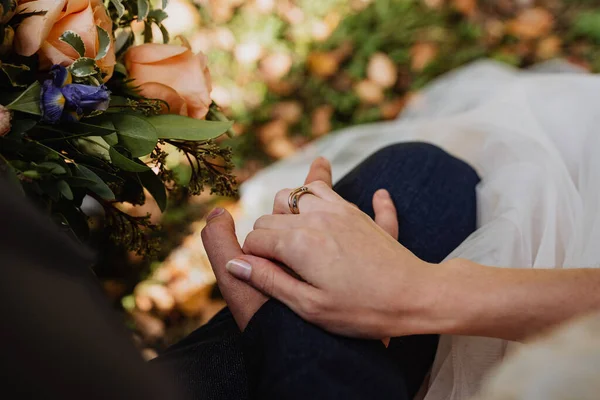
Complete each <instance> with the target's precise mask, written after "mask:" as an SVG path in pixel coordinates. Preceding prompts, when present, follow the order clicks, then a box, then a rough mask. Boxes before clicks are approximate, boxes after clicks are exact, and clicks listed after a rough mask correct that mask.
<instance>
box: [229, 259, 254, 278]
mask: <svg viewBox="0 0 600 400" xmlns="http://www.w3.org/2000/svg"><path fill="white" fill-rule="evenodd" d="M225 268H226V269H227V271H228V272H229V273H230V274H231V275H233V276H235V277H236V278H238V279H241V280H243V281H249V280H250V274H252V266H251V265H250V264H248V263H247V262H246V261H243V260H238V259H235V258H234V259H233V260H231V261H229V262H228V263H227V265H225Z"/></svg>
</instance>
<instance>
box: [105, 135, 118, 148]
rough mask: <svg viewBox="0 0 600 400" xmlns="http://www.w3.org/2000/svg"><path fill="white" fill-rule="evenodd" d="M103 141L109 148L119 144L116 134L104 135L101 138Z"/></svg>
mask: <svg viewBox="0 0 600 400" xmlns="http://www.w3.org/2000/svg"><path fill="white" fill-rule="evenodd" d="M103 138H104V141H106V143H108V144H109V145H110V146H115V145H116V144H117V143H119V136H117V134H116V133H114V132H113V133H111V134H110V135H106V136H104V137H103Z"/></svg>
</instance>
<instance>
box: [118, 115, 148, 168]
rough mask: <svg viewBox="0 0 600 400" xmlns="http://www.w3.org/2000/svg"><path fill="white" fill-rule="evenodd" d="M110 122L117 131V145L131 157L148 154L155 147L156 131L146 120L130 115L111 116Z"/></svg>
mask: <svg viewBox="0 0 600 400" xmlns="http://www.w3.org/2000/svg"><path fill="white" fill-rule="evenodd" d="M111 121H112V123H113V124H114V125H115V128H116V129H117V134H118V135H119V143H120V144H121V145H123V146H124V147H125V148H126V149H127V150H129V151H130V152H131V156H132V157H142V156H145V155H147V154H150V153H151V152H152V150H154V147H156V143H157V142H158V136H157V135H156V129H155V128H154V126H153V125H152V124H151V123H150V122H148V119H147V118H141V117H138V116H136V115H132V114H112V115H111Z"/></svg>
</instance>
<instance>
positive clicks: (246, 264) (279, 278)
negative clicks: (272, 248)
mask: <svg viewBox="0 0 600 400" xmlns="http://www.w3.org/2000/svg"><path fill="white" fill-rule="evenodd" d="M227 271H228V272H229V273H230V274H231V275H232V276H234V277H236V278H237V279H240V280H242V281H244V282H247V283H249V284H250V285H251V286H253V287H254V288H255V289H257V290H259V291H261V292H262V293H264V294H265V295H267V296H269V297H274V298H276V299H277V300H279V301H281V302H282V303H284V304H286V305H287V306H288V307H290V308H291V309H292V310H294V309H295V308H296V302H297V299H300V298H303V297H307V296H313V293H314V292H315V291H317V289H316V288H314V287H313V286H311V285H309V284H308V283H306V282H302V281H301V280H298V279H296V278H294V277H292V276H291V275H289V274H288V273H287V272H285V271H284V270H283V269H282V268H281V267H280V266H279V265H277V264H275V263H274V262H272V261H269V260H266V259H264V258H259V257H253V256H250V255H244V256H240V257H237V258H235V259H233V260H231V261H229V263H228V264H227Z"/></svg>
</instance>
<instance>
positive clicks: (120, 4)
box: [110, 0, 125, 18]
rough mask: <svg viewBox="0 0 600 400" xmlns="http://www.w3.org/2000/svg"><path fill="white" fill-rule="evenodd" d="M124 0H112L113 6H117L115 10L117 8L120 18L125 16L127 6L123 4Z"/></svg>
mask: <svg viewBox="0 0 600 400" xmlns="http://www.w3.org/2000/svg"><path fill="white" fill-rule="evenodd" d="M122 1H123V0H110V2H111V3H112V5H113V6H115V10H117V15H118V16H119V18H121V17H123V14H125V6H123V2H122Z"/></svg>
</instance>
